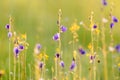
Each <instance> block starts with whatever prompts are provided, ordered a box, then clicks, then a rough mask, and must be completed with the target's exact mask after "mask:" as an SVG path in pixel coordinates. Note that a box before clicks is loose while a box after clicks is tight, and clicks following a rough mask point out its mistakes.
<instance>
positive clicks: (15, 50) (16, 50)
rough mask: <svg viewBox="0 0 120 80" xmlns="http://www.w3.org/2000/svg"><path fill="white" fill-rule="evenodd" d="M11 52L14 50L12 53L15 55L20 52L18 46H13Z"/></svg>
mask: <svg viewBox="0 0 120 80" xmlns="http://www.w3.org/2000/svg"><path fill="white" fill-rule="evenodd" d="M13 52H14V55H15V56H16V57H17V56H18V54H19V53H20V51H19V48H18V47H14V48H13Z"/></svg>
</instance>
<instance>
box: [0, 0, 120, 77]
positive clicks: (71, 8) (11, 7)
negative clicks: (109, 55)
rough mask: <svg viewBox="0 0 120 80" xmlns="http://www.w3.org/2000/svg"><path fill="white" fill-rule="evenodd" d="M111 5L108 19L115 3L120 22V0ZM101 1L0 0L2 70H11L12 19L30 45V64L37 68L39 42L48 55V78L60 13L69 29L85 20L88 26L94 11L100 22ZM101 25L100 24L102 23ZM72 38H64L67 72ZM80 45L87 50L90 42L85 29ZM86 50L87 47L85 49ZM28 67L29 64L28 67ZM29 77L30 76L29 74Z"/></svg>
mask: <svg viewBox="0 0 120 80" xmlns="http://www.w3.org/2000/svg"><path fill="white" fill-rule="evenodd" d="M107 2H108V6H107V7H105V16H106V18H109V13H110V6H111V3H112V2H114V7H113V9H114V10H113V15H115V16H116V17H117V18H118V19H120V15H119V14H120V10H119V9H120V5H119V4H120V1H119V0H107ZM101 7H102V4H101V0H0V69H5V70H8V38H7V31H6V29H5V25H6V24H7V23H9V16H10V15H11V16H12V17H13V19H14V23H13V24H14V28H15V31H16V32H18V33H23V34H24V33H26V34H27V38H28V43H29V44H30V46H29V49H28V51H27V63H28V64H32V65H34V63H32V60H33V55H32V54H33V49H34V46H35V44H36V43H40V44H41V45H42V46H43V48H46V52H47V54H48V55H49V60H48V61H47V63H48V64H47V68H48V69H49V72H48V75H49V74H50V73H51V71H50V68H51V66H52V64H54V63H53V57H54V54H55V49H56V47H57V44H56V42H54V41H53V40H52V36H53V35H54V34H55V33H56V32H57V29H58V28H57V23H56V22H57V19H58V10H59V9H61V10H62V24H63V25H65V26H66V27H67V28H69V27H70V26H71V24H72V23H73V22H74V20H76V19H77V23H78V25H79V23H80V21H84V22H85V24H86V25H89V20H88V18H89V16H90V14H91V11H93V12H94V19H95V22H96V23H99V22H100V21H101ZM99 24H100V23H99ZM106 27H107V29H106V34H107V35H106V39H107V41H106V43H107V44H108V45H109V44H110V39H109V38H110V35H109V30H110V29H109V22H108V23H107V24H106ZM119 31H120V24H119V23H118V24H115V27H114V29H113V32H114V43H115V44H118V43H120V35H119ZM71 39H72V37H71V33H70V31H67V32H66V33H64V34H63V35H62V50H63V51H64V54H63V55H64V56H63V60H64V61H65V63H66V66H67V67H66V69H67V68H69V67H68V66H69V65H70V63H71V61H72V51H71V45H68V42H69V41H70V40H71ZM79 39H80V41H79V44H80V45H82V46H84V47H86V46H87V45H88V44H89V42H90V32H89V31H87V30H85V29H84V28H82V26H81V28H80V31H79ZM86 48H87V47H86ZM27 66H28V65H27ZM28 75H29V73H28Z"/></svg>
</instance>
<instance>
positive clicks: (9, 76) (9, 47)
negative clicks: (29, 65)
mask: <svg viewBox="0 0 120 80" xmlns="http://www.w3.org/2000/svg"><path fill="white" fill-rule="evenodd" d="M10 54H11V42H10V40H9V80H11V65H10V64H11V56H10Z"/></svg>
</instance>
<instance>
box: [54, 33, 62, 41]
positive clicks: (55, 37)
mask: <svg viewBox="0 0 120 80" xmlns="http://www.w3.org/2000/svg"><path fill="white" fill-rule="evenodd" d="M59 38H60V34H59V33H56V34H55V35H54V36H53V40H55V41H57V40H59Z"/></svg>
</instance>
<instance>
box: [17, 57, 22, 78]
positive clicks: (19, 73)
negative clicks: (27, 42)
mask: <svg viewBox="0 0 120 80" xmlns="http://www.w3.org/2000/svg"><path fill="white" fill-rule="evenodd" d="M20 63H21V62H20V55H19V56H18V80H21V72H20V68H21V66H20Z"/></svg>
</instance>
